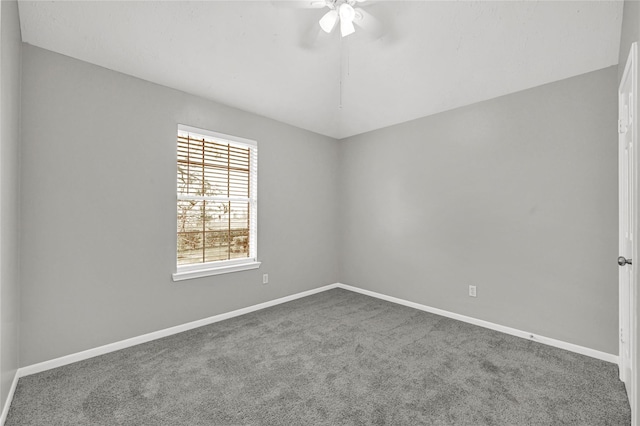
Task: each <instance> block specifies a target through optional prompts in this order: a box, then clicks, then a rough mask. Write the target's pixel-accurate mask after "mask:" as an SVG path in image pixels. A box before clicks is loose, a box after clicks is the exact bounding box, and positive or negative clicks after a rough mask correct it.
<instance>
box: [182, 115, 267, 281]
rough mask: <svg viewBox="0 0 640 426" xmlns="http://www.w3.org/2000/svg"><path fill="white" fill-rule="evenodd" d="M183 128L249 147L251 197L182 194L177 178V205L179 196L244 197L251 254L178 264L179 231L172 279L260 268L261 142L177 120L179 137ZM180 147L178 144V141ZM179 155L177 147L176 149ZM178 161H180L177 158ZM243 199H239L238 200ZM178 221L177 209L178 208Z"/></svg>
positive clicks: (221, 140)
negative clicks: (246, 207)
mask: <svg viewBox="0 0 640 426" xmlns="http://www.w3.org/2000/svg"><path fill="white" fill-rule="evenodd" d="M180 132H188V133H193V134H197V135H199V136H204V137H208V138H212V139H215V140H216V141H218V142H221V143H225V144H229V145H234V146H240V147H242V148H249V149H250V162H249V197H247V199H245V198H244V197H233V196H231V197H220V196H211V197H207V196H192V195H180V194H179V193H178V186H177V182H176V206H177V203H178V201H179V200H185V199H199V200H203V201H223V200H227V199H228V200H229V201H233V199H234V198H242V200H241V201H247V202H248V203H249V257H247V258H240V259H228V260H217V261H213V262H205V263H192V264H186V265H178V238H177V237H178V234H177V232H176V233H175V236H176V243H175V248H176V259H175V268H176V270H175V272H174V273H173V274H172V278H173V281H182V280H187V279H192V278H201V277H206V276H211V275H219V274H227V273H230V272H239V271H246V270H250V269H257V268H259V267H260V263H261V262H259V261H258V142H257V141H254V140H252V139H246V138H241V137H238V136H233V135H227V134H224V133H219V132H214V131H211V130H206V129H200V128H197V127H192V126H187V125H183V124H178V128H177V132H176V137H177V135H179V134H180ZM176 150H177V144H176ZM176 158H177V151H176ZM176 164H177V162H176ZM239 201H240V200H239ZM176 222H177V209H176Z"/></svg>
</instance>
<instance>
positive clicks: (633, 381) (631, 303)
mask: <svg viewBox="0 0 640 426" xmlns="http://www.w3.org/2000/svg"><path fill="white" fill-rule="evenodd" d="M629 79H630V83H631V93H632V96H631V99H629V100H628V104H629V108H628V111H627V110H625V109H624V108H623V105H624V101H623V90H624V89H623V87H624V86H626V84H625V83H628V80H629ZM637 100H638V44H637V43H633V44H632V45H631V48H630V51H629V56H628V58H627V63H626V65H625V69H624V73H623V75H622V80H621V82H620V87H619V89H618V120H619V121H618V130H619V132H618V133H619V134H618V147H619V156H618V173H619V183H618V189H619V210H620V211H619V218H620V222H619V225H618V227H619V255H620V256H625V257H627V258H629V259H632V261H633V263H634V265H625V266H621V267H620V274H619V285H618V288H619V290H618V291H619V295H618V298H619V308H620V309H619V310H620V311H619V327H620V335H619V351H618V354H619V357H618V359H619V362H618V366H619V369H620V379H621V380H622V381H624V382H625V385H626V387H627V392H628V396H629V405H630V406H631V424H632V425H633V426H637V425H638V415H639V414H640V413H638V392H637V389H638V368H637V366H638V362H637V356H638V351H637V347H638V340H639V337H640V336H638V334H637V331H638V327H637V308H638V303H639V302H638V296H639V295H640V292H639V291H637V289H638V287H637V284H638V268H637V262H638V261H640V259H638V256H637V254H638V238H637V237H636V235H632V238H631V240H632V243H631V249H630V252H629V250H628V247H627V246H626V245H625V236H624V234H623V222H622V220H623V218H624V217H625V216H624V214H627V213H628V211H629V207H628V205H627V201H628V200H627V198H628V192H626V191H625V184H624V179H628V180H629V181H630V182H631V184H632V185H633V193H632V196H631V200H630V201H631V203H632V205H631V206H630V210H631V211H632V212H633V214H631V217H630V226H631V229H632V230H633V231H634V232H635V233H636V234H637V231H638V179H637V176H638V112H637V106H638V102H637ZM629 116H631V119H630V120H628V119H627V117H629ZM629 131H631V132H632V140H631V141H630V142H629V143H630V146H631V150H630V154H631V158H630V161H631V162H632V172H631V175H630V176H626V174H625V169H626V167H627V165H626V164H625V156H624V153H623V152H622V151H623V141H624V140H625V138H626V134H627V133H628V132H629ZM625 210H627V211H626V212H625ZM626 268H632V270H631V274H630V278H629V280H630V282H629V283H628V285H629V287H628V288H625V287H624V283H625V282H626V281H625V280H626V279H627V277H629V270H628V269H626ZM624 274H627V275H626V277H625V275H624ZM623 338H624V339H628V340H627V342H625V343H627V344H628V345H629V358H628V359H627V357H626V355H625V352H624V350H625V347H624V343H623ZM629 371H630V374H629Z"/></svg>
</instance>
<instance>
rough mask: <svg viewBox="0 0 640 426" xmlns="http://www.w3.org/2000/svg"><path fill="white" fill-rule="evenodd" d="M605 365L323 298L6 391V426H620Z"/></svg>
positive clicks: (426, 317) (363, 301)
mask: <svg viewBox="0 0 640 426" xmlns="http://www.w3.org/2000/svg"><path fill="white" fill-rule="evenodd" d="M630 416H631V415H630V410H629V405H628V403H627V398H626V394H625V390H624V386H623V384H622V383H621V382H620V381H619V380H618V372H617V367H616V365H614V364H611V363H607V362H604V361H599V360H596V359H593V358H589V357H586V356H582V355H578V354H575V353H572V352H567V351H564V350H561V349H557V348H553V347H550V346H545V345H542V344H539V343H536V342H532V341H529V340H525V339H520V338H517V337H513V336H509V335H506V334H502V333H499V332H496V331H492V330H488V329H484V328H481V327H477V326H473V325H470V324H467V323H463V322H460V321H455V320H452V319H449V318H444V317H440V316H437V315H433V314H429V313H426V312H422V311H418V310H415V309H411V308H407V307H404V306H401V305H396V304H393V303H389V302H385V301H382V300H378V299H375V298H371V297H368V296H363V295H361V294H357V293H353V292H350V291H347V290H342V289H333V290H329V291H326V292H322V293H318V294H316V295H313V296H309V297H305V298H302V299H298V300H295V301H292V302H288V303H285V304H282V305H278V306H274V307H271V308H267V309H264V310H261V311H257V312H254V313H250V314H246V315H243V316H240V317H236V318H232V319H229V320H226V321H222V322H218V323H215V324H211V325H208V326H205V327H201V328H198V329H194V330H191V331H187V332H184V333H180V334H177V335H173V336H170V337H166V338H163V339H160V340H156V341H153V342H149V343H145V344H141V345H138V346H135V347H131V348H128V349H123V350H120V351H117V352H113V353H110V354H106V355H102V356H99V357H96V358H92V359H88V360H85V361H81V362H77V363H74V364H71V365H67V366H64V367H60V368H56V369H53V370H49V371H46V372H43V373H39V374H35V375H31V376H27V377H23V378H21V379H20V380H19V381H18V385H17V389H16V392H15V396H14V399H13V403H12V404H11V407H10V410H9V414H8V418H7V421H6V426H14V425H56V426H61V425H92V426H94V425H149V426H151V425H172V426H181V425H474V426H475V425H560V424H571V425H629V424H630Z"/></svg>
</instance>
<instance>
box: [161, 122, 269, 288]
mask: <svg viewBox="0 0 640 426" xmlns="http://www.w3.org/2000/svg"><path fill="white" fill-rule="evenodd" d="M177 157H178V174H177V192H178V194H177V195H178V196H177V207H178V215H177V216H178V234H177V237H178V238H177V272H176V273H175V274H173V279H174V281H177V280H183V279H188V278H197V277H203V276H207V275H215V274H222V273H226V272H236V271H242V270H246V269H254V268H257V267H259V266H260V263H259V262H258V261H257V259H258V258H257V254H256V249H257V241H256V237H257V235H258V233H257V207H258V206H257V194H258V191H257V184H258V146H257V143H256V142H255V141H252V140H248V139H243V138H239V137H235V136H228V135H223V134H220V133H215V132H211V131H208V130H202V129H196V128H194V127H188V126H183V125H178V156H177Z"/></svg>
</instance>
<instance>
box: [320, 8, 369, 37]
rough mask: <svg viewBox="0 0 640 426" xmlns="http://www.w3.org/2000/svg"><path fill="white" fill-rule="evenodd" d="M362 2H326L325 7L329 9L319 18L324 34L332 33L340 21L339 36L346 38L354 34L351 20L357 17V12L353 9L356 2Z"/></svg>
mask: <svg viewBox="0 0 640 426" xmlns="http://www.w3.org/2000/svg"><path fill="white" fill-rule="evenodd" d="M362 1H364V0H327V1H326V5H327V7H329V9H331V10H330V11H328V12H327V13H325V15H324V16H323V17H322V18H320V22H319V23H320V28H322V30H323V31H324V32H326V33H330V32H331V31H333V28H334V27H335V26H336V23H338V20H340V34H341V35H342V37H346V36H348V35H349V34H353V33H354V32H356V29H355V27H354V26H353V20H354V19H356V18H357V17H358V16H361V15H359V14H358V12H357V11H356V10H355V9H354V8H353V6H354V5H355V4H356V3H357V2H362Z"/></svg>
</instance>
